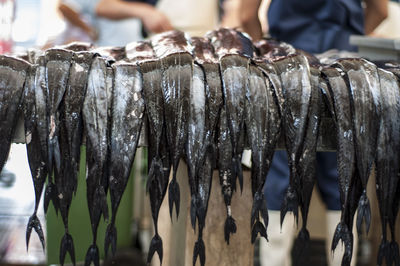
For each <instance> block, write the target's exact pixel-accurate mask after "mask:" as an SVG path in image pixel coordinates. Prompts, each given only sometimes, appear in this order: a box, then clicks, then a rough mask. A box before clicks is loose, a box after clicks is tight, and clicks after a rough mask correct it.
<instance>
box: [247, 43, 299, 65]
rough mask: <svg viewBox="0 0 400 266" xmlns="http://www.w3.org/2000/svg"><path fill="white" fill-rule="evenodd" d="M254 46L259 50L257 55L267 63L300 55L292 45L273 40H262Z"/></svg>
mask: <svg viewBox="0 0 400 266" xmlns="http://www.w3.org/2000/svg"><path fill="white" fill-rule="evenodd" d="M254 46H255V48H256V49H257V55H258V56H259V57H262V59H263V60H267V61H274V60H279V59H282V58H285V57H286V56H288V55H292V54H296V53H298V50H296V49H295V48H294V47H293V46H292V45H290V44H288V43H285V42H280V41H277V40H274V39H271V38H267V39H261V40H259V41H257V42H255V43H254Z"/></svg>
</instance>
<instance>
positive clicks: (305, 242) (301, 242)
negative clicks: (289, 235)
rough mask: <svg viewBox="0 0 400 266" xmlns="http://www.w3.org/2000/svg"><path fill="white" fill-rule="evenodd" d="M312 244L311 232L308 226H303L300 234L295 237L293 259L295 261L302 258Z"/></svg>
mask: <svg viewBox="0 0 400 266" xmlns="http://www.w3.org/2000/svg"><path fill="white" fill-rule="evenodd" d="M309 246H310V233H309V232H308V230H307V228H306V227H302V228H301V230H300V232H299V235H298V236H297V238H296V239H295V241H294V243H293V251H292V252H293V259H294V260H295V261H299V260H301V258H302V257H304V254H306V252H307V251H308V248H309Z"/></svg>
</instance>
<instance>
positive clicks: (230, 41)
mask: <svg viewBox="0 0 400 266" xmlns="http://www.w3.org/2000/svg"><path fill="white" fill-rule="evenodd" d="M206 37H207V38H208V39H210V41H211V44H212V45H213V46H214V49H215V54H216V55H217V57H218V60H219V61H220V71H221V79H222V89H223V95H224V104H225V105H226V114H227V119H228V126H229V131H230V133H231V141H232V148H233V151H232V153H233V155H232V177H233V179H234V180H233V182H232V184H233V189H234V190H236V180H239V186H240V190H241V191H242V190H243V173H242V165H241V161H242V159H241V156H242V152H243V149H244V108H245V92H246V82H247V73H248V67H249V63H250V58H252V56H253V55H254V54H255V51H254V47H253V44H252V42H251V40H250V39H249V38H248V37H246V36H245V35H244V34H243V33H241V32H239V31H237V30H233V29H227V28H221V29H218V30H214V31H211V32H209V33H208V34H207V35H206Z"/></svg>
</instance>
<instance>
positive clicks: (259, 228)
mask: <svg viewBox="0 0 400 266" xmlns="http://www.w3.org/2000/svg"><path fill="white" fill-rule="evenodd" d="M258 233H260V236H262V237H264V238H265V239H266V240H267V241H268V235H267V230H266V229H265V227H264V225H263V224H262V223H261V222H260V221H259V220H257V221H256V223H255V224H254V225H253V228H252V229H251V243H252V244H253V243H254V242H255V241H256V238H257V235H258Z"/></svg>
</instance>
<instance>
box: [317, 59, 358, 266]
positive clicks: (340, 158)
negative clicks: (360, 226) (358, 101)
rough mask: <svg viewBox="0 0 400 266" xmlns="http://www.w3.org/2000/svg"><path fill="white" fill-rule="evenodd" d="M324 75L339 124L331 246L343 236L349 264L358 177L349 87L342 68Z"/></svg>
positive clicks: (345, 261)
mask: <svg viewBox="0 0 400 266" xmlns="http://www.w3.org/2000/svg"><path fill="white" fill-rule="evenodd" d="M322 75H323V78H324V79H325V80H326V81H327V89H326V90H325V93H327V97H328V99H327V100H328V102H330V103H331V104H330V110H331V113H332V115H331V116H332V118H333V121H334V123H335V127H336V138H337V143H338V144H337V162H338V175H339V192H340V201H341V217H340V222H339V223H338V225H337V226H336V229H335V233H334V236H333V241H332V246H331V250H332V251H334V250H335V249H336V247H337V245H338V243H339V240H341V241H342V242H343V245H344V254H343V258H342V265H350V262H351V258H352V253H353V236H352V228H353V223H352V222H351V223H350V221H349V220H350V217H349V216H350V213H349V202H350V199H351V198H350V190H351V186H352V184H353V183H354V180H356V178H357V176H356V163H355V160H356V159H355V149H354V135H353V122H352V121H353V118H352V110H351V105H350V90H349V87H348V84H347V83H346V81H345V79H344V75H345V73H344V72H343V71H342V70H341V69H340V68H335V67H325V68H323V70H322ZM357 202H358V200H357ZM353 215H354V214H353Z"/></svg>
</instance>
